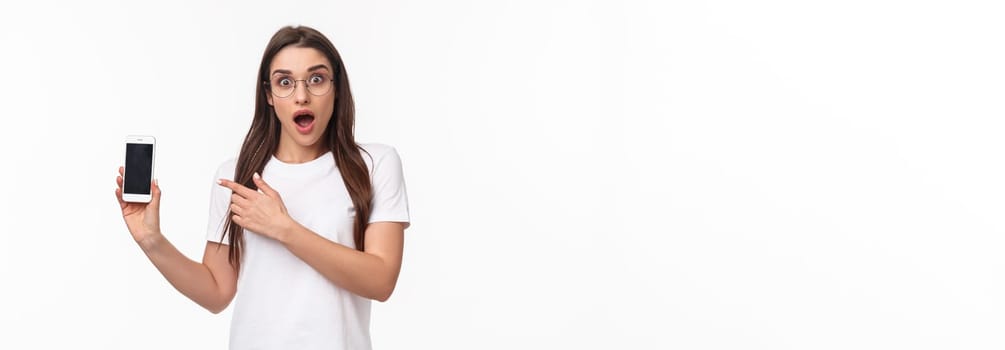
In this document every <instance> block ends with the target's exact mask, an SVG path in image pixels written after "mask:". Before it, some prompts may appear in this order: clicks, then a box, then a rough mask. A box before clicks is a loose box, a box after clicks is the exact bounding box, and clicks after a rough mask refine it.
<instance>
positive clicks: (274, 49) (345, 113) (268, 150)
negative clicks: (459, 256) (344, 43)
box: [223, 26, 373, 266]
mask: <svg viewBox="0 0 1005 350" xmlns="http://www.w3.org/2000/svg"><path fill="white" fill-rule="evenodd" d="M291 45H292V46H295V47H308V48H313V49H316V50H318V51H320V52H321V53H323V54H324V55H325V57H327V58H328V61H329V62H331V64H332V70H334V72H332V73H333V74H334V76H335V77H334V79H335V91H334V93H335V110H334V112H333V115H332V116H331V119H330V121H329V122H328V126H327V127H326V128H325V133H324V135H323V136H322V137H321V138H322V142H324V143H325V147H326V148H327V149H328V150H330V151H331V152H332V154H333V155H334V158H335V166H336V167H337V168H338V170H339V173H341V174H342V180H343V182H344V183H345V187H346V190H348V192H349V197H350V198H352V204H353V206H354V207H355V209H356V218H355V221H354V222H353V241H354V243H355V244H356V249H358V250H360V251H362V250H363V238H364V237H363V235H364V231H365V229H366V223H367V221H369V219H370V200H371V199H372V196H373V192H372V188H371V183H370V172H369V170H368V169H367V167H366V163H364V162H363V156H362V154H361V153H360V152H366V151H365V150H363V148H362V147H360V146H359V145H358V144H356V140H355V137H354V136H353V124H354V120H355V114H356V107H355V104H354V103H353V100H352V92H351V91H349V77H348V76H347V75H346V72H345V65H344V64H343V63H342V57H341V56H340V55H339V53H338V51H337V50H335V45H332V43H331V41H329V40H328V38H326V37H325V36H324V35H323V34H321V33H320V32H318V31H317V30H315V29H313V28H310V27H306V26H298V27H283V28H280V29H279V31H277V32H276V34H274V35H273V36H272V39H271V40H269V44H268V46H266V47H265V53H264V54H263V55H262V65H261V66H260V67H259V68H258V76H257V77H256V81H255V85H257V88H256V92H255V115H254V119H252V120H251V129H249V130H248V135H247V136H245V138H244V144H243V145H242V146H241V153H240V155H239V156H238V158H237V169H236V170H235V171H234V182H237V183H239V184H242V185H244V186H245V187H248V188H251V189H255V190H257V189H258V186H255V183H254V182H253V181H252V179H251V177H252V175H253V174H254V173H256V172H257V173H261V172H262V171H263V170H264V169H265V164H266V163H268V161H269V160H270V159H271V158H272V155H273V154H274V153H275V152H276V148H277V147H279V132H280V128H281V126H280V124H279V120H278V119H277V117H276V111H275V109H274V108H273V107H272V106H271V105H269V101H268V96H267V94H269V93H271V92H270V91H269V67H270V66H271V65H272V59H273V58H274V57H275V56H276V54H277V53H279V51H280V50H282V49H283V48H285V47H287V46H291ZM228 233H229V235H230V238H229V243H230V254H229V259H230V264H231V265H234V266H239V265H240V263H241V251H242V249H243V247H244V228H243V227H241V226H240V225H237V224H234V221H233V213H230V212H229V211H228V215H227V222H226V225H225V226H224V234H223V236H224V237H226V235H227V234H228Z"/></svg>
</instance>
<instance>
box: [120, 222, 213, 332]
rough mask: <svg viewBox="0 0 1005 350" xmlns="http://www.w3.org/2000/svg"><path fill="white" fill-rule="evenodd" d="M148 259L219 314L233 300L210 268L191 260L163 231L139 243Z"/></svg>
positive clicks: (187, 293)
mask: <svg viewBox="0 0 1005 350" xmlns="http://www.w3.org/2000/svg"><path fill="white" fill-rule="evenodd" d="M138 244H139V245H140V248H142V249H143V252H144V253H146V255H147V258H149V259H150V261H151V262H152V263H153V264H154V266H155V267H156V268H157V270H158V271H160V273H161V274H162V275H164V278H166V279H167V281H168V282H169V283H171V285H172V286H174V288H175V289H177V290H178V291H179V292H181V294H183V295H185V296H186V297H188V298H189V299H191V300H192V301H194V302H196V303H197V304H199V305H200V306H202V307H204V308H206V309H207V310H209V311H210V312H213V313H218V312H220V311H222V310H223V309H224V308H226V307H227V305H228V304H229V303H230V298H229V297H227V295H226V293H223V292H222V291H221V288H220V287H219V285H218V283H217V282H216V280H215V279H214V277H213V274H212V272H211V271H210V270H209V268H208V267H207V266H206V265H204V264H202V263H199V262H196V261H193V260H192V259H189V258H188V257H186V256H185V255H184V254H182V253H181V252H180V251H178V249H177V248H175V246H174V245H173V244H171V242H169V241H168V240H167V239H166V238H164V236H163V235H161V234H155V235H151V236H150V237H148V238H146V239H144V240H143V241H140V242H138Z"/></svg>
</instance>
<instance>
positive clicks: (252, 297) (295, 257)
mask: <svg viewBox="0 0 1005 350" xmlns="http://www.w3.org/2000/svg"><path fill="white" fill-rule="evenodd" d="M257 81H258V89H257V93H256V102H255V115H254V119H252V122H251V129H250V130H249V131H248V134H247V137H246V138H245V140H244V144H243V146H242V147H241V152H240V155H239V156H238V157H237V159H232V160H229V161H227V162H224V163H223V164H222V165H221V166H220V167H219V169H218V170H217V178H218V179H219V180H217V181H218V182H217V185H216V186H215V187H214V189H213V191H212V193H211V196H210V202H211V208H210V216H209V217H210V220H209V227H208V232H207V240H208V242H206V250H205V251H204V253H203V259H202V262H201V263H200V262H196V261H192V260H190V259H188V258H186V257H185V256H184V255H182V254H181V253H180V252H179V251H178V250H177V249H176V248H175V247H174V246H173V245H171V243H170V242H168V241H167V239H165V238H164V236H163V235H162V234H161V231H160V223H159V220H160V218H159V207H160V200H161V191H160V187H159V186H157V182H156V181H154V182H153V184H152V186H151V187H152V200H151V201H150V203H149V204H143V203H129V202H124V201H123V200H122V176H121V175H122V171H123V170H122V168H121V167H120V168H119V177H118V178H117V179H116V182H117V183H118V185H119V188H118V189H116V191H115V195H116V197H118V200H119V205H120V206H121V208H122V217H123V219H124V220H125V222H126V226H127V227H128V228H129V232H130V233H131V234H132V236H133V239H134V240H136V243H138V244H139V246H140V247H141V248H142V249H143V252H144V253H146V255H147V257H149V258H150V261H151V262H153V264H154V266H156V267H157V269H158V270H159V271H160V272H161V273H162V274H163V275H164V277H165V278H166V279H167V280H168V282H170V283H171V285H172V286H174V287H175V288H176V289H177V290H178V291H179V292H181V293H182V294H184V295H185V296H187V297H188V298H190V299H192V300H193V301H195V302H196V303H198V304H199V305H201V306H202V307H204V308H206V309H207V310H209V311H211V312H213V313H218V312H220V311H222V310H223V309H225V308H226V307H227V305H229V304H230V302H231V300H233V299H234V298H235V295H236V299H237V301H236V302H235V306H234V311H233V320H232V324H231V333H230V348H231V349H322V348H323V349H369V348H370V331H369V328H370V300H379V301H385V300H387V298H388V297H390V295H391V292H392V291H393V290H394V286H395V283H396V282H397V279H398V272H399V271H400V268H401V256H402V245H403V235H404V230H405V228H407V227H408V225H409V215H408V199H407V195H406V193H405V183H404V179H403V176H402V170H401V161H400V159H399V158H398V154H397V152H396V151H395V149H394V148H392V147H389V146H385V145H380V144H357V143H356V141H355V139H354V136H353V119H354V107H353V99H352V93H351V92H350V90H349V80H348V77H347V76H346V71H345V65H343V63H342V59H341V57H340V56H339V53H338V51H336V50H335V47H334V46H333V45H332V43H331V42H330V41H329V40H328V39H327V38H325V37H324V35H322V34H321V33H319V32H318V31H316V30H314V29H311V28H308V27H303V26H300V27H285V28H282V29H280V30H279V31H278V32H277V33H276V34H275V35H274V36H273V37H272V39H271V41H269V44H268V46H267V47H266V49H265V54H264V55H263V57H262V63H261V66H260V68H259V71H258V77H257Z"/></svg>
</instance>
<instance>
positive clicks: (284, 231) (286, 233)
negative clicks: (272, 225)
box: [277, 216, 300, 244]
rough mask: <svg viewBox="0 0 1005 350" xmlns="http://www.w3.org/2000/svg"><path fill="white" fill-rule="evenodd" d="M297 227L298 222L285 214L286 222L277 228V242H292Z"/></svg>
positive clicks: (297, 231)
mask: <svg viewBox="0 0 1005 350" xmlns="http://www.w3.org/2000/svg"><path fill="white" fill-rule="evenodd" d="M299 227H300V223H298V222H297V221H296V220H293V218H291V217H289V216H287V217H286V224H285V225H282V228H281V229H280V230H279V237H277V238H278V241H279V243H282V244H290V242H293V240H294V238H296V236H297V234H298V233H299V232H300V230H298V228H299Z"/></svg>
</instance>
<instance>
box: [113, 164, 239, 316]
mask: <svg viewBox="0 0 1005 350" xmlns="http://www.w3.org/2000/svg"><path fill="white" fill-rule="evenodd" d="M122 172H123V169H122V167H119V177H118V178H117V179H116V183H117V184H118V188H116V189H115V196H116V198H117V199H118V201H119V207H120V208H121V209H122V218H123V220H125V222H126V226H127V227H128V228H129V233H130V234H132V236H133V239H134V240H135V241H136V243H137V244H138V245H139V246H140V248H142V249H143V253H145V254H146V255H147V258H149V259H150V261H151V262H153V264H154V266H155V267H156V268H157V270H158V271H160V272H161V274H162V275H164V277H165V278H166V279H167V280H168V282H169V283H171V285H172V286H174V287H175V289H177V290H178V291H179V292H181V293H182V294H184V295H185V296H186V297H188V298H189V299H192V301H195V302H196V303H197V304H199V305H200V306H202V307H204V308H206V309H207V310H209V311H210V312H213V313H218V312H220V311H222V310H223V309H224V308H226V307H227V305H228V304H230V301H231V300H233V298H234V294H235V293H236V291H237V269H236V268H234V267H232V266H231V265H230V263H229V261H228V259H227V253H228V250H227V249H225V247H223V246H222V245H220V244H218V243H214V242H207V243H206V250H205V252H204V255H203V261H202V263H198V262H195V261H192V260H191V259H189V258H187V257H185V255H183V254H182V253H181V252H180V251H178V249H176V248H175V247H174V245H172V244H171V242H168V240H167V239H166V238H164V235H162V234H161V231H160V199H161V190H160V186H158V185H157V182H156V181H154V182H153V183H151V185H150V187H151V200H150V203H130V202H125V201H123V200H122Z"/></svg>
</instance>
